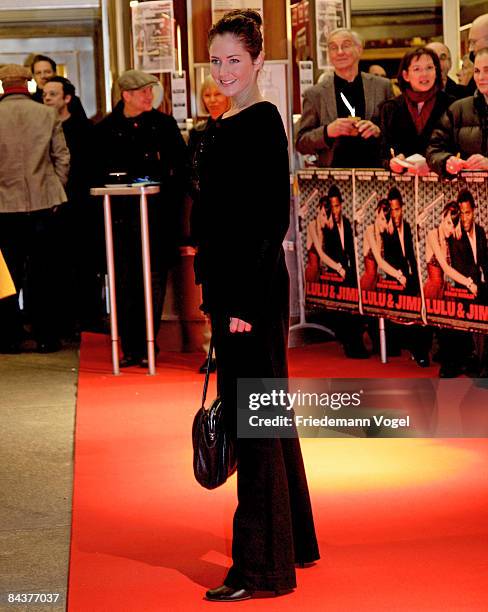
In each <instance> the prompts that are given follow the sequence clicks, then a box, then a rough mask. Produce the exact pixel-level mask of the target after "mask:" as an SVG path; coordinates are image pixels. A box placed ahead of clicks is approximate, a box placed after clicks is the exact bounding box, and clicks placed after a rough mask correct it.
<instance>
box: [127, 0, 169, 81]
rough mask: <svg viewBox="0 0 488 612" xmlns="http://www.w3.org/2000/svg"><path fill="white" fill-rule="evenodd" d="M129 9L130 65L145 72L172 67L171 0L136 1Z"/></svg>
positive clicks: (165, 69)
mask: <svg viewBox="0 0 488 612" xmlns="http://www.w3.org/2000/svg"><path fill="white" fill-rule="evenodd" d="M131 10H132V41H133V52H134V68H135V69H136V70H144V71H145V72H151V73H155V72H156V73H158V72H173V71H174V70H175V41H174V20H173V2H172V0H160V1H152V2H139V4H136V5H134V6H132V7H131Z"/></svg>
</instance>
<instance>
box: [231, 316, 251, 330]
mask: <svg viewBox="0 0 488 612" xmlns="http://www.w3.org/2000/svg"><path fill="white" fill-rule="evenodd" d="M251 329H252V325H251V324H250V323H247V322H246V321H243V320H242V319H238V318H237V317H231V318H230V323H229V331H230V333H231V334H235V333H238V334H241V333H243V332H250V331H251Z"/></svg>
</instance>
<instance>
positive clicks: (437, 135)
mask: <svg viewBox="0 0 488 612" xmlns="http://www.w3.org/2000/svg"><path fill="white" fill-rule="evenodd" d="M487 72H488V48H486V49H481V50H480V51H478V53H477V54H476V57H475V60H474V78H475V80H476V84H477V87H478V89H477V90H476V92H475V94H474V96H470V97H469V98H464V99H463V100H457V101H456V102H454V103H453V104H452V105H451V106H450V107H449V109H448V110H447V111H446V113H445V114H444V115H443V116H442V117H441V119H440V121H439V124H438V125H437V127H436V129H435V130H434V131H433V133H432V138H431V140H430V144H429V146H428V148H427V162H428V164H429V166H430V167H431V169H432V170H434V171H435V172H437V174H440V175H443V176H447V177H451V178H452V177H454V176H456V175H457V174H458V173H459V172H461V171H462V170H488V79H487V78H486V73H487Z"/></svg>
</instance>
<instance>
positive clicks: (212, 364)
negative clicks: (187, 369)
mask: <svg viewBox="0 0 488 612" xmlns="http://www.w3.org/2000/svg"><path fill="white" fill-rule="evenodd" d="M207 361H208V360H207V359H205V361H204V362H203V363H202V365H201V366H200V368H199V370H198V371H199V372H200V374H206V373H207ZM216 369H217V361H216V360H215V359H211V360H210V368H209V371H210V374H212V372H215V370H216Z"/></svg>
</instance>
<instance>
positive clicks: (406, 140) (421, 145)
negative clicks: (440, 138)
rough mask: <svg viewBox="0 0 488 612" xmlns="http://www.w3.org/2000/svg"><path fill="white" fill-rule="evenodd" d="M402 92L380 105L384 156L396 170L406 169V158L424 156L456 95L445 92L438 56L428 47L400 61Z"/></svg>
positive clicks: (417, 168) (421, 169)
mask: <svg viewBox="0 0 488 612" xmlns="http://www.w3.org/2000/svg"><path fill="white" fill-rule="evenodd" d="M398 84H399V86H400V89H401V90H402V93H401V95H399V96H397V97H396V98H392V99H391V100H386V101H385V102H383V104H382V106H381V107H380V129H381V158H382V160H383V165H384V166H385V167H386V168H388V169H390V170H392V171H393V172H397V173H401V172H405V171H406V169H407V167H406V166H405V165H403V162H404V160H405V158H407V157H409V156H410V155H413V154H415V153H417V154H420V155H422V156H425V150H426V148H427V145H428V144H429V140H430V137H431V134H432V131H433V129H434V127H435V125H436V123H437V121H438V120H439V119H440V117H441V116H442V114H443V113H444V112H445V111H446V110H447V108H448V107H449V105H450V104H451V103H452V102H454V98H452V97H451V96H449V95H448V94H446V93H445V92H443V91H442V73H441V66H440V63H439V58H438V57H437V55H436V54H435V53H434V52H433V51H432V50H431V49H427V48H426V47H420V48H418V49H415V50H413V51H409V52H408V53H406V54H405V55H404V56H403V58H402V61H401V62H400V69H399V71H398ZM409 171H410V172H414V173H415V172H418V173H421V174H423V173H426V172H427V171H428V167H427V165H426V163H425V162H424V163H422V162H420V163H419V164H415V165H412V167H410V168H409Z"/></svg>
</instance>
